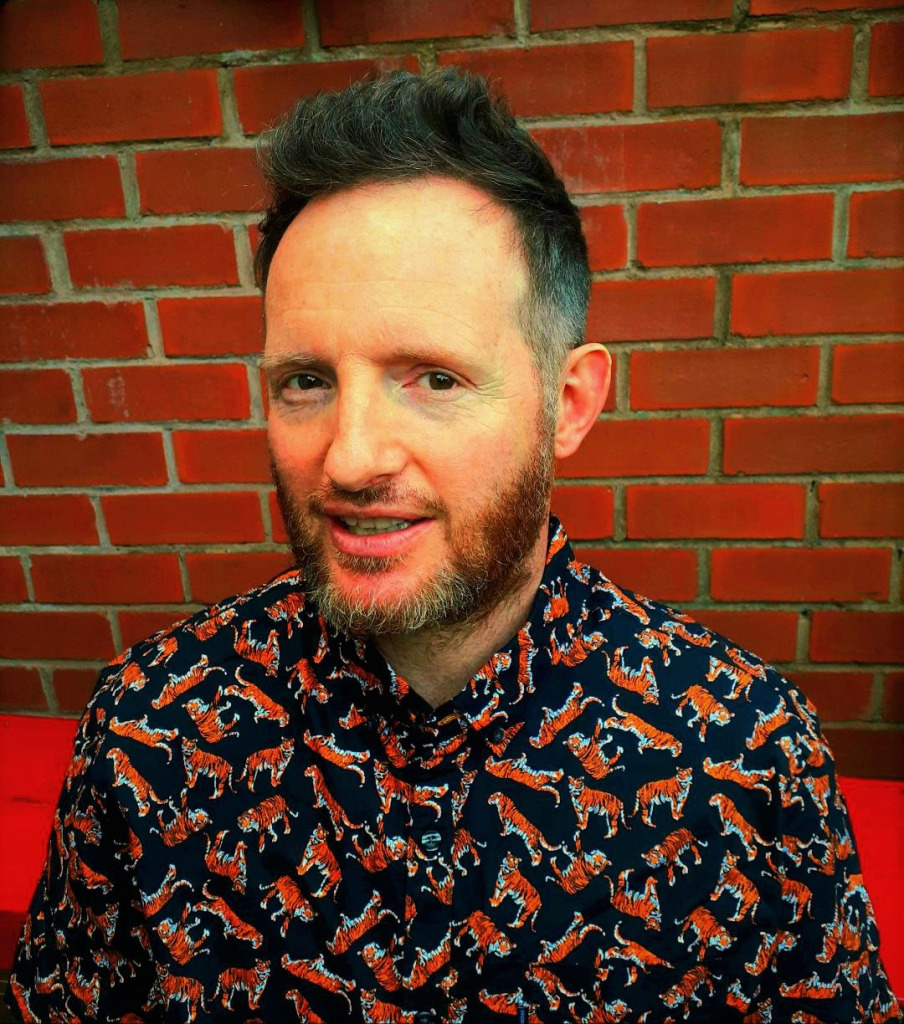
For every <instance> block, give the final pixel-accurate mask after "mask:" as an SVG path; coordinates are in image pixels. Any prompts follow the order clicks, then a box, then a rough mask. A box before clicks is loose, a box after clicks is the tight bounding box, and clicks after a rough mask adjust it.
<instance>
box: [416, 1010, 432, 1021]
mask: <svg viewBox="0 0 904 1024" xmlns="http://www.w3.org/2000/svg"><path fill="white" fill-rule="evenodd" d="M434 1020H436V1010H418V1012H417V1013H416V1014H415V1015H414V1024H430V1022H431V1021H434Z"/></svg>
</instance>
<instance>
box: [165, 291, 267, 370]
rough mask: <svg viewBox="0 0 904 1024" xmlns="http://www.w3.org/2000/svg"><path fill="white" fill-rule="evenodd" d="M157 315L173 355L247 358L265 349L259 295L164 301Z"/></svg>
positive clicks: (168, 347) (167, 348)
mask: <svg viewBox="0 0 904 1024" xmlns="http://www.w3.org/2000/svg"><path fill="white" fill-rule="evenodd" d="M157 313H158V315H159V317H160V329H161V331H162V333H163V348H164V350H165V352H166V354H167V355H169V356H209V355H234V354H237V355H245V354H248V353H258V352H260V351H261V349H262V348H263V344H264V332H263V318H262V312H261V300H260V297H259V296H257V295H224V296H219V295H218V296H212V297H210V298H206V297H205V298H197V299H160V300H158V302H157Z"/></svg>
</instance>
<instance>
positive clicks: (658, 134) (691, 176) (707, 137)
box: [531, 121, 722, 194]
mask: <svg viewBox="0 0 904 1024" xmlns="http://www.w3.org/2000/svg"><path fill="white" fill-rule="evenodd" d="M531 135H532V136H533V137H534V138H535V139H536V140H537V142H538V143H539V144H540V146H541V147H542V148H543V150H544V152H545V153H546V155H547V156H548V157H549V159H550V160H551V161H552V164H553V166H554V167H555V168H556V171H557V173H558V174H559V175H560V176H561V177H562V179H563V181H564V182H565V186H566V188H567V189H568V190H569V192H573V193H578V194H579V193H582V192H633V191H638V190H647V189H663V188H669V189H676V188H705V187H706V186H708V185H718V184H719V181H720V178H721V160H722V156H721V148H722V130H721V128H720V126H719V123H718V121H665V122H660V123H658V124H627V125H615V124H612V125H592V126H587V127H583V128H536V129H534V130H533V131H532V132H531Z"/></svg>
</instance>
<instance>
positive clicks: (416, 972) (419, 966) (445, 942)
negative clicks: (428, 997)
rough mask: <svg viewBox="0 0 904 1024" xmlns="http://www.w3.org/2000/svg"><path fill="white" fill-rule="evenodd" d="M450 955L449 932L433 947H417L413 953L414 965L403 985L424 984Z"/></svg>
mask: <svg viewBox="0 0 904 1024" xmlns="http://www.w3.org/2000/svg"><path fill="white" fill-rule="evenodd" d="M451 955H452V935H451V933H449V932H447V933H446V936H445V937H444V938H443V939H441V940H440V943H439V945H438V946H437V947H436V948H435V949H421V948H420V947H419V948H418V950H417V952H416V953H415V955H414V966H413V967H412V968H411V973H410V974H409V975H408V977H407V978H405V986H406V987H407V988H420V987H421V985H425V984H426V983H427V982H428V981H429V980H430V978H431V977H432V976H433V975H434V974H436V972H437V971H441V970H442V969H443V967H445V966H446V964H447V963H448V962H449V957H450V956H451Z"/></svg>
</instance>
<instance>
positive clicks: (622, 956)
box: [553, 922, 672, 1009]
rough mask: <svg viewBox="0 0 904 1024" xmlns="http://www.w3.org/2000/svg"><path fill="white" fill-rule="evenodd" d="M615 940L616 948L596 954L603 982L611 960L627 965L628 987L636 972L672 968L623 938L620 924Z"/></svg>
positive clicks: (638, 944) (664, 961)
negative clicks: (653, 968)
mask: <svg viewBox="0 0 904 1024" xmlns="http://www.w3.org/2000/svg"><path fill="white" fill-rule="evenodd" d="M615 938H616V939H617V940H618V943H619V944H618V945H617V946H610V947H609V949H607V950H606V952H605V953H603V951H602V950H600V951H599V952H598V953H597V954H596V968H597V970H598V971H600V972H602V975H603V979H604V980H605V978H606V977H607V976H608V974H609V969H610V968H609V966H608V964H609V962H611V961H612V960H623V961H624V962H625V963H626V964H627V965H628V984H629V985H633V984H634V983H635V982H636V981H637V972H638V971H643V973H644V974H646V973H647V971H648V970H649V969H650V968H651V967H671V966H672V965H671V964H670V963H669V962H668V960H663V959H662V958H661V957H658V956H656V954H655V953H652V952H650V950H649V949H647V948H646V947H645V946H641V945H640V943H639V942H633V941H632V940H630V939H626V938H624V936H623V935H622V933H621V922H619V923H618V924H616V926H615ZM553 1009H555V1007H553Z"/></svg>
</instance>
